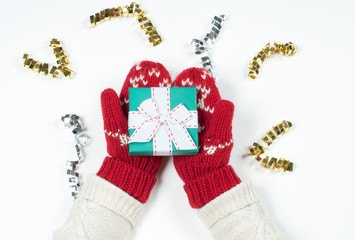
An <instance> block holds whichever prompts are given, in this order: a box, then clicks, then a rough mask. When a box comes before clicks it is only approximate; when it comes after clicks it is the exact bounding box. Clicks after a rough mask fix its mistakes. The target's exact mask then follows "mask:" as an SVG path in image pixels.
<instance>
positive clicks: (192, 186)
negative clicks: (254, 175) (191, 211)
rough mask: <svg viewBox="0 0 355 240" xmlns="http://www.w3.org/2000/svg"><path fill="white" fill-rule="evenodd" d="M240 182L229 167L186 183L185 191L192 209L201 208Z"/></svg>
mask: <svg viewBox="0 0 355 240" xmlns="http://www.w3.org/2000/svg"><path fill="white" fill-rule="evenodd" d="M240 182H241V180H240V179H239V177H238V176H237V174H236V173H235V172H234V170H233V168H232V166H230V165H227V166H225V167H223V168H220V169H219V170H217V171H215V172H213V173H211V174H210V175H208V176H205V177H201V178H197V179H196V180H195V181H192V182H188V183H186V185H185V186H184V189H185V191H186V193H187V196H188V198H189V202H190V205H191V207H193V208H201V207H203V206H204V205H206V204H207V203H209V202H210V201H212V200H213V199H215V198H216V197H218V196H219V195H221V194H223V193H224V192H226V191H228V190H229V189H231V188H233V187H234V186H236V185H237V184H239V183H240Z"/></svg>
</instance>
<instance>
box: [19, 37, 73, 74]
mask: <svg viewBox="0 0 355 240" xmlns="http://www.w3.org/2000/svg"><path fill="white" fill-rule="evenodd" d="M49 46H50V47H51V48H52V49H53V54H54V55H55V57H56V59H57V64H58V66H52V67H50V65H49V64H48V63H41V62H40V61H37V60H34V59H33V58H29V55H28V53H24V54H23V65H24V67H25V68H28V69H30V70H33V71H34V72H38V73H40V74H43V75H46V76H50V77H52V78H58V76H59V74H60V73H63V75H64V76H65V77H66V78H71V76H72V75H73V73H74V71H73V70H71V69H69V68H67V66H68V64H69V59H68V56H67V54H66V53H65V51H64V49H63V46H62V43H61V42H60V41H59V40H58V39H56V38H52V39H51V40H50V43H49ZM49 69H50V70H49Z"/></svg>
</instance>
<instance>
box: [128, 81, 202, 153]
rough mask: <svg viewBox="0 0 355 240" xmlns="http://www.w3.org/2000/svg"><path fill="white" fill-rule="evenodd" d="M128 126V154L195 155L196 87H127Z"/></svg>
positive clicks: (196, 142)
mask: <svg viewBox="0 0 355 240" xmlns="http://www.w3.org/2000/svg"><path fill="white" fill-rule="evenodd" d="M128 130H129V154H130V155H131V156H146V155H149V156H171V155H196V154H197V153H198V116H197V104H196V88H195V87H172V88H169V87H158V88H130V89H129V113H128Z"/></svg>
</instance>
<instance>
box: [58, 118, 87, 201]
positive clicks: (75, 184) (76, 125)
mask: <svg viewBox="0 0 355 240" xmlns="http://www.w3.org/2000/svg"><path fill="white" fill-rule="evenodd" d="M61 120H62V122H63V123H64V126H65V127H67V128H70V129H71V130H72V133H73V134H74V136H75V146H74V148H75V152H76V157H75V159H72V160H69V161H67V162H66V177H67V181H68V182H67V183H68V187H69V190H70V192H71V195H72V197H73V199H74V200H75V199H76V198H77V195H78V193H79V190H80V174H79V172H78V166H79V164H80V163H81V162H82V161H83V160H84V154H83V150H82V148H83V147H84V146H86V145H87V144H88V143H89V137H88V136H87V135H86V134H85V133H83V132H84V130H85V128H84V125H83V123H82V122H81V121H80V117H79V116H77V115H75V114H66V115H64V116H63V117H61Z"/></svg>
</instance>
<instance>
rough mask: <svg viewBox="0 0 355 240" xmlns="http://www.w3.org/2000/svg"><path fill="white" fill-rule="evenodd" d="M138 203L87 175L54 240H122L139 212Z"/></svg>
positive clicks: (140, 205) (139, 206)
mask: <svg viewBox="0 0 355 240" xmlns="http://www.w3.org/2000/svg"><path fill="white" fill-rule="evenodd" d="M142 206H143V205H142V203H140V202H139V201H137V200H136V199H134V198H133V197H131V196H129V195H128V194H127V193H125V192H124V191H122V190H121V189H119V188H117V187H116V186H114V185H112V184H111V183H109V182H107V181H105V180H104V179H102V178H100V177H98V176H95V175H90V176H88V177H87V178H86V181H85V185H84V187H83V189H82V190H81V191H80V193H79V196H78V199H77V200H76V201H75V202H74V204H73V207H72V209H71V212H70V214H69V216H68V218H67V220H66V222H65V224H64V225H63V226H62V227H61V228H59V229H58V230H56V231H55V233H54V237H53V239H54V240H125V239H127V237H128V234H129V233H130V231H131V229H132V227H134V225H135V223H136V221H137V218H138V217H139V215H140V213H141V211H142Z"/></svg>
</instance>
